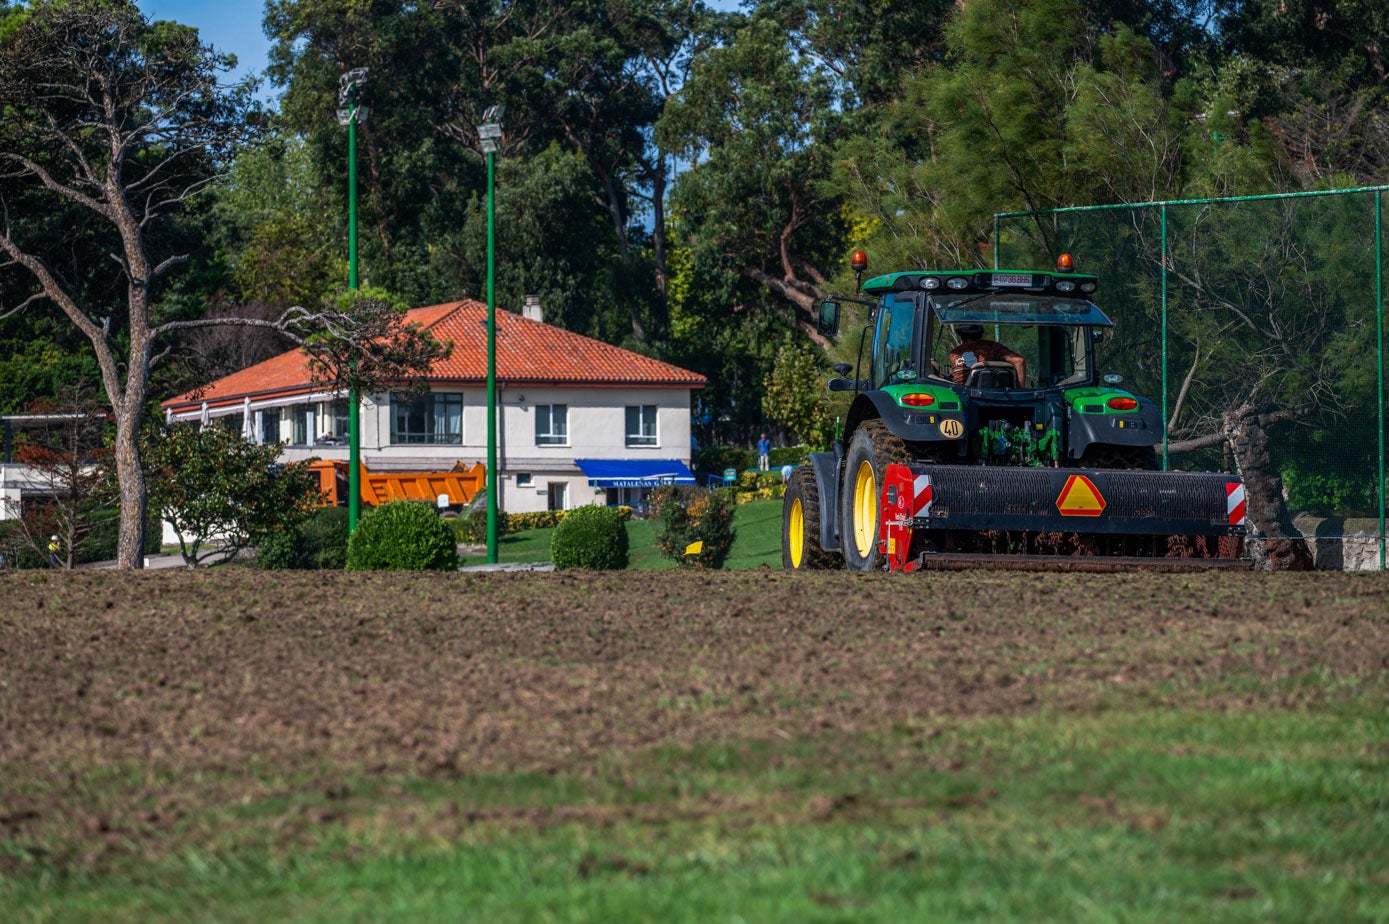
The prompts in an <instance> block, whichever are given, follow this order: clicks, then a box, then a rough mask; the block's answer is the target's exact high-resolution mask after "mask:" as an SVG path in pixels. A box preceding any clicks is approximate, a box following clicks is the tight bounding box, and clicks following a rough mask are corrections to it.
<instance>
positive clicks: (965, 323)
mask: <svg viewBox="0 0 1389 924" xmlns="http://www.w3.org/2000/svg"><path fill="white" fill-rule="evenodd" d="M1094 290H1095V278H1094V277H1093V276H1079V275H1076V274H1062V273H1016V272H1010V273H930V272H904V273H893V274H891V275H888V276H880V277H877V278H875V279H871V280H869V281H868V282H867V283H866V284H865V285H864V286H863V292H864V293H866V294H868V295H872V296H876V298H875V299H874V301H873V303H872V310H871V314H870V323H869V330H870V331H871V335H872V344H871V348H870V349H869V350H868V354H869V362H868V365H867V368H866V369H865V370H862V371H863V372H866V373H867V375H866V377H865V378H866V385H864V384H862V383H860V387H864V388H867V389H882V388H886V387H888V386H891V385H900V384H904V383H909V382H935V383H947V384H949V385H952V386H960V387H962V388H964V389H968V390H976V389H982V390H988V391H995V390H1034V389H1048V388H1054V387H1063V388H1073V387H1081V386H1087V385H1093V384H1095V381H1096V379H1097V377H1098V375H1097V372H1096V370H1095V350H1094V345H1095V343H1096V342H1098V341H1099V340H1100V339H1101V338H1102V337H1103V336H1104V334H1103V331H1104V329H1105V328H1108V327H1112V326H1113V322H1112V321H1110V319H1109V318H1107V317H1106V316H1105V315H1104V313H1103V312H1102V311H1100V309H1099V308H1097V307H1095V305H1094V303H1093V302H1091V301H1090V299H1089V298H1088V297H1087V296H1088V295H1089V294H1090V293H1091V292H1093V291H1094ZM826 311H827V312H828V313H830V314H831V316H832V317H831V320H832V321H834V320H837V318H835V317H833V316H835V315H837V306H833V307H830V308H827V309H826ZM834 326H837V325H834Z"/></svg>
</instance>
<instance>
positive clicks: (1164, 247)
mask: <svg viewBox="0 0 1389 924" xmlns="http://www.w3.org/2000/svg"><path fill="white" fill-rule="evenodd" d="M1158 211H1159V214H1160V215H1161V217H1162V234H1161V238H1162V244H1161V246H1162V254H1161V264H1162V274H1161V276H1162V470H1163V471H1164V472H1165V471H1167V205H1166V204H1165V203H1164V204H1163V206H1162V208H1161V209H1159V210H1158Z"/></svg>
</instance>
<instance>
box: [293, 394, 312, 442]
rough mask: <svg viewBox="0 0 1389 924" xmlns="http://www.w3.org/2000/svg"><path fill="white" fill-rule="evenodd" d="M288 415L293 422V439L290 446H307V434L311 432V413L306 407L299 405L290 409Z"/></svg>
mask: <svg viewBox="0 0 1389 924" xmlns="http://www.w3.org/2000/svg"><path fill="white" fill-rule="evenodd" d="M290 415H291V416H292V417H293V420H294V438H293V440H291V445H294V446H307V445H309V434H310V433H311V432H312V431H313V411H312V410H310V409H309V407H308V405H305V404H299V405H296V406H294V407H293V408H291V409H290Z"/></svg>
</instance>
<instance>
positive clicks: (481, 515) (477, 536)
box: [444, 510, 503, 545]
mask: <svg viewBox="0 0 1389 924" xmlns="http://www.w3.org/2000/svg"><path fill="white" fill-rule="evenodd" d="M444 522H445V523H447V524H448V527H449V529H451V530H453V539H454V541H455V542H456V543H458V544H459V545H482V544H483V543H484V542H486V541H487V511H486V510H465V511H463V512H462V513H460V514H459V515H458V516H456V517H454V518H453V519H451V520H449V519H446V520H444ZM497 535H498V536H501V535H503V533H502V529H501V524H500V523H498V524H497Z"/></svg>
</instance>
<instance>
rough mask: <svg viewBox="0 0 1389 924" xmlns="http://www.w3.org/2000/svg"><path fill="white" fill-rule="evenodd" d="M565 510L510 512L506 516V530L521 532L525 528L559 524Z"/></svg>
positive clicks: (539, 527)
mask: <svg viewBox="0 0 1389 924" xmlns="http://www.w3.org/2000/svg"><path fill="white" fill-rule="evenodd" d="M564 513H565V512H564V511H563V510H537V511H535V512H534V513H508V514H506V515H505V516H504V519H505V520H506V531H507V532H508V533H519V532H521V531H522V530H524V529H545V528H547V527H550V526H558V525H559V524H560V521H561V520H563V519H564Z"/></svg>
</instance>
